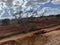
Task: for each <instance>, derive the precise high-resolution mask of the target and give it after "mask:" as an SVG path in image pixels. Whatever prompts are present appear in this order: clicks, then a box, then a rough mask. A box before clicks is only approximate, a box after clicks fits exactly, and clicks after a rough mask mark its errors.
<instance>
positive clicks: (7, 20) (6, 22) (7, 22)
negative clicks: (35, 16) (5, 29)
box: [2, 19, 10, 25]
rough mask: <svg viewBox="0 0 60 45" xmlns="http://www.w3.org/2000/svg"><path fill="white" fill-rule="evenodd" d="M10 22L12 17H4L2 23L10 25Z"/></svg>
mask: <svg viewBox="0 0 60 45" xmlns="http://www.w3.org/2000/svg"><path fill="white" fill-rule="evenodd" d="M9 23H10V19H3V20H2V25H8V24H9Z"/></svg>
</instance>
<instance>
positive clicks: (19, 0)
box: [0, 0, 60, 19]
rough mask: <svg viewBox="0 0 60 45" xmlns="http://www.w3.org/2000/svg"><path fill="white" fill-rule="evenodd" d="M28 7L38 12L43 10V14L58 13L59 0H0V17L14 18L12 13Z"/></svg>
mask: <svg viewBox="0 0 60 45" xmlns="http://www.w3.org/2000/svg"><path fill="white" fill-rule="evenodd" d="M30 9H32V10H34V11H37V12H38V13H39V14H41V13H43V12H45V15H56V14H60V0H0V19H3V18H10V19H11V18H14V16H13V14H14V13H17V12H19V11H21V10H22V11H24V12H27V11H29V10H30ZM27 13H28V12H27ZM24 14H25V13H24ZM24 16H25V15H24Z"/></svg>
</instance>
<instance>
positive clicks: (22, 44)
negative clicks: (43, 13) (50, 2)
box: [0, 18, 60, 45]
mask: <svg viewBox="0 0 60 45" xmlns="http://www.w3.org/2000/svg"><path fill="white" fill-rule="evenodd" d="M37 20H38V19H37ZM59 23H60V18H53V19H49V20H40V19H39V20H38V22H37V21H33V23H31V22H30V23H29V24H28V25H27V26H26V28H27V29H26V31H27V33H21V34H16V35H12V36H10V37H8V36H7V37H6V38H3V39H0V45H60V24H59ZM31 24H34V25H31ZM31 26H32V27H31ZM33 26H35V27H36V26H37V28H38V29H34V30H32V29H33V28H34V27H33ZM31 28H32V29H31ZM19 31H20V32H22V26H21V25H8V26H0V38H1V36H4V35H10V34H12V33H13V32H19Z"/></svg>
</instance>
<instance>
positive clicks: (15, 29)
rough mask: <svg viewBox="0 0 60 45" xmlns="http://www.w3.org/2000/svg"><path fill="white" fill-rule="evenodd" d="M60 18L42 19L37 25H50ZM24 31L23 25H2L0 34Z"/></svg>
mask: <svg viewBox="0 0 60 45" xmlns="http://www.w3.org/2000/svg"><path fill="white" fill-rule="evenodd" d="M58 20H59V19H52V20H47V21H41V22H40V23H36V25H37V26H39V27H43V26H44V25H50V24H54V23H56V22H57V21H58ZM27 29H30V26H27ZM19 31H22V26H21V25H18V26H16V25H8V26H0V36H2V35H4V34H7V33H12V32H19Z"/></svg>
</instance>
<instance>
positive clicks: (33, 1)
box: [26, 0, 49, 7]
mask: <svg viewBox="0 0 60 45" xmlns="http://www.w3.org/2000/svg"><path fill="white" fill-rule="evenodd" d="M48 1H49V0H29V1H28V2H27V4H26V6H31V7H37V6H38V5H39V4H45V3H47V2H48Z"/></svg>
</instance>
